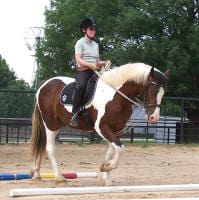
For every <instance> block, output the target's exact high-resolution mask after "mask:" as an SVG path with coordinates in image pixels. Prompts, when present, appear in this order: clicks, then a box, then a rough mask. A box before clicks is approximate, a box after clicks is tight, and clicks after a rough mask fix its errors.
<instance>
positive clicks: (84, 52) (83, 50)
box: [75, 37, 99, 63]
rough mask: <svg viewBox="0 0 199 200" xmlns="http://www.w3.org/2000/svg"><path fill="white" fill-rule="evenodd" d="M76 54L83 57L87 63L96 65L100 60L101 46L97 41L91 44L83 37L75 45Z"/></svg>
mask: <svg viewBox="0 0 199 200" xmlns="http://www.w3.org/2000/svg"><path fill="white" fill-rule="evenodd" d="M75 54H79V55H81V58H82V60H84V61H86V62H89V63H96V61H97V59H98V58H99V46H98V44H97V43H96V42H95V41H92V42H89V41H87V40H86V38H85V37H82V38H81V39H79V40H78V41H77V43H76V45H75Z"/></svg>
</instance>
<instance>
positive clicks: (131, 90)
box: [120, 81, 144, 99]
mask: <svg viewBox="0 0 199 200" xmlns="http://www.w3.org/2000/svg"><path fill="white" fill-rule="evenodd" d="M143 89H144V86H143V85H142V84H138V83H135V82H134V81H129V82H126V83H125V84H124V85H123V86H122V87H121V88H120V91H121V92H123V93H124V94H125V95H126V96H128V97H129V98H131V99H134V98H135V97H136V96H138V95H139V94H141V93H142V91H143Z"/></svg>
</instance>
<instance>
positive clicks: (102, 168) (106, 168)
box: [100, 163, 111, 172]
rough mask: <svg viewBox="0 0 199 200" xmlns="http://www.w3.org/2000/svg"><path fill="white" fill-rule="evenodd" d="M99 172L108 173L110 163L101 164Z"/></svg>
mask: <svg viewBox="0 0 199 200" xmlns="http://www.w3.org/2000/svg"><path fill="white" fill-rule="evenodd" d="M100 171H101V172H110V171H111V168H110V163H103V164H102V165H101V167H100Z"/></svg>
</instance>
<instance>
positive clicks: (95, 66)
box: [88, 63, 98, 71]
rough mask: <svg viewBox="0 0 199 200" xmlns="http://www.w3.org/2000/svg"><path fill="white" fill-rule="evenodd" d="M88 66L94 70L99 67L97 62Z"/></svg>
mask: <svg viewBox="0 0 199 200" xmlns="http://www.w3.org/2000/svg"><path fill="white" fill-rule="evenodd" d="M88 67H89V68H90V69H92V70H93V71H94V70H97V69H98V66H97V65H96V64H95V63H90V64H89V66H88Z"/></svg>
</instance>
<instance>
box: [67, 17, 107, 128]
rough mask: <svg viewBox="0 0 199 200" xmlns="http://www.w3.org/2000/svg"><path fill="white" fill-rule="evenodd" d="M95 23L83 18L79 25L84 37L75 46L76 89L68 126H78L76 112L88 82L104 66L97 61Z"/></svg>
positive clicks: (101, 62)
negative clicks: (76, 65)
mask: <svg viewBox="0 0 199 200" xmlns="http://www.w3.org/2000/svg"><path fill="white" fill-rule="evenodd" d="M96 28H97V25H96V22H95V20H94V19H93V18H85V19H84V20H83V21H82V22H81V23H80V31H81V32H82V33H83V35H84V37H82V38H81V39H79V40H78V41H77V42H76V45H75V59H76V62H77V64H78V67H77V70H76V88H75V91H74V95H73V108H72V118H71V122H70V125H71V126H78V112H79V110H80V104H81V100H82V98H83V94H84V92H85V88H86V85H87V82H88V80H89V79H90V78H91V76H92V75H93V73H94V70H97V69H98V68H100V67H103V66H105V64H106V62H105V61H100V60H99V46H98V44H97V43H96V42H95V41H94V40H93V39H94V37H95V34H96Z"/></svg>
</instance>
